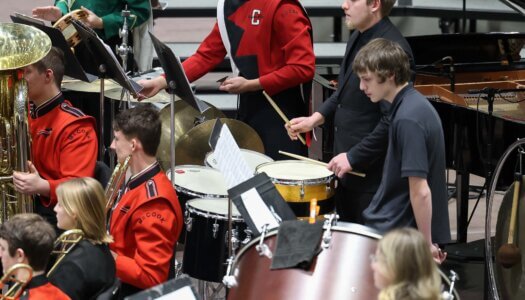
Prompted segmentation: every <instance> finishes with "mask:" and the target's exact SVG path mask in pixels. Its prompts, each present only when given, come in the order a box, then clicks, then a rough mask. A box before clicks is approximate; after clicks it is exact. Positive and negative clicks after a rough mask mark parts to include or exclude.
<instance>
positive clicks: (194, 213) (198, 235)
mask: <svg viewBox="0 0 525 300" xmlns="http://www.w3.org/2000/svg"><path fill="white" fill-rule="evenodd" d="M224 200H225V199H221V200H217V201H224ZM208 201H216V200H213V199H209V200H208ZM224 202H225V203H227V202H226V201H224ZM189 218H191V221H188V220H189ZM190 222H191V225H190V227H191V228H189V227H188V223H190ZM185 223H186V240H185V242H184V245H185V246H184V254H183V260H182V269H183V272H184V273H185V274H188V275H189V276H191V277H193V278H197V279H200V280H205V281H212V282H221V281H222V278H223V276H224V275H225V273H226V259H227V258H228V243H227V232H228V220H227V215H221V214H215V213H210V212H206V211H204V210H203V209H197V208H194V207H192V201H191V200H190V201H188V202H187V203H186V218H185ZM215 224H217V226H218V227H217V231H216V236H215V237H214V233H213V230H214V228H213V227H214V225H215ZM232 228H233V230H234V231H235V232H236V234H234V237H237V239H238V240H239V241H242V240H244V239H245V238H246V233H245V232H244V230H245V229H246V224H245V223H244V221H242V218H240V217H239V216H236V217H234V218H233V220H232Z"/></svg>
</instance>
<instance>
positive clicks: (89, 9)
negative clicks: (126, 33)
mask: <svg viewBox="0 0 525 300" xmlns="http://www.w3.org/2000/svg"><path fill="white" fill-rule="evenodd" d="M126 4H127V5H128V10H129V11H130V12H131V17H130V18H129V23H128V26H129V28H130V29H131V30H133V28H135V27H138V26H140V25H142V24H143V23H144V22H146V21H147V20H148V19H149V17H150V13H151V4H150V0H55V6H43V7H36V8H34V9H33V11H32V13H33V17H35V18H40V19H44V20H47V21H50V22H56V21H58V19H60V18H61V17H62V16H63V15H66V14H68V13H69V12H71V11H73V10H75V9H82V10H83V11H85V12H86V13H87V14H88V18H87V21H85V24H86V25H88V26H89V27H91V28H93V29H95V31H96V32H97V34H98V35H99V37H100V38H101V39H102V40H104V41H106V42H107V41H109V40H111V39H112V38H115V37H116V38H118V36H119V35H118V33H119V29H120V28H121V27H122V25H123V19H122V16H121V13H122V10H123V9H124V8H125V5H126Z"/></svg>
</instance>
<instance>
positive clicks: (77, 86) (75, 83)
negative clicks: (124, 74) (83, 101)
mask: <svg viewBox="0 0 525 300" xmlns="http://www.w3.org/2000/svg"><path fill="white" fill-rule="evenodd" d="M117 88H120V85H118V84H117V83H116V82H115V81H113V80H111V79H106V80H104V93H105V92H107V91H110V90H114V89H117ZM62 89H67V90H70V91H77V92H85V93H100V79H97V80H94V81H92V82H84V81H81V80H78V79H66V80H63V81H62ZM119 98H120V94H119Z"/></svg>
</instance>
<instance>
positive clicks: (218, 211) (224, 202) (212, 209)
mask: <svg viewBox="0 0 525 300" xmlns="http://www.w3.org/2000/svg"><path fill="white" fill-rule="evenodd" d="M186 206H187V209H188V210H189V211H190V212H192V211H194V210H198V211H201V212H208V213H211V214H215V215H221V216H225V217H226V216H228V199H227V198H199V199H193V200H189V201H188V202H187V203H186ZM232 216H233V217H234V218H240V217H241V214H240V213H239V210H238V209H237V206H235V203H233V202H232Z"/></svg>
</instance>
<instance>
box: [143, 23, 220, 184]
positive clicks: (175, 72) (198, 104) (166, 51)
mask: <svg viewBox="0 0 525 300" xmlns="http://www.w3.org/2000/svg"><path fill="white" fill-rule="evenodd" d="M148 33H149V35H150V37H151V41H152V43H153V47H154V48H155V52H157V57H158V59H159V62H160V65H161V67H162V69H163V70H164V74H165V76H166V82H167V83H168V93H169V94H171V103H170V132H171V134H170V160H171V162H170V169H171V174H175V94H177V95H178V96H179V97H180V98H181V99H182V100H183V101H185V102H186V103H188V104H189V105H190V106H191V107H193V108H195V109H196V110H197V111H199V112H200V113H201V114H203V113H204V112H205V111H206V110H208V109H209V108H210V107H209V106H208V105H207V104H206V103H204V102H203V101H201V100H199V99H197V97H195V94H194V93H193V90H192V89H191V87H190V83H189V81H188V77H186V74H185V73H184V69H183V68H182V65H181V63H180V59H179V58H178V57H177V56H175V54H173V51H171V49H170V48H169V47H168V46H166V45H165V44H164V43H162V42H161V41H160V40H159V39H158V38H157V37H156V36H155V35H153V34H152V33H151V32H148ZM171 184H172V185H175V176H174V175H172V176H171Z"/></svg>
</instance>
